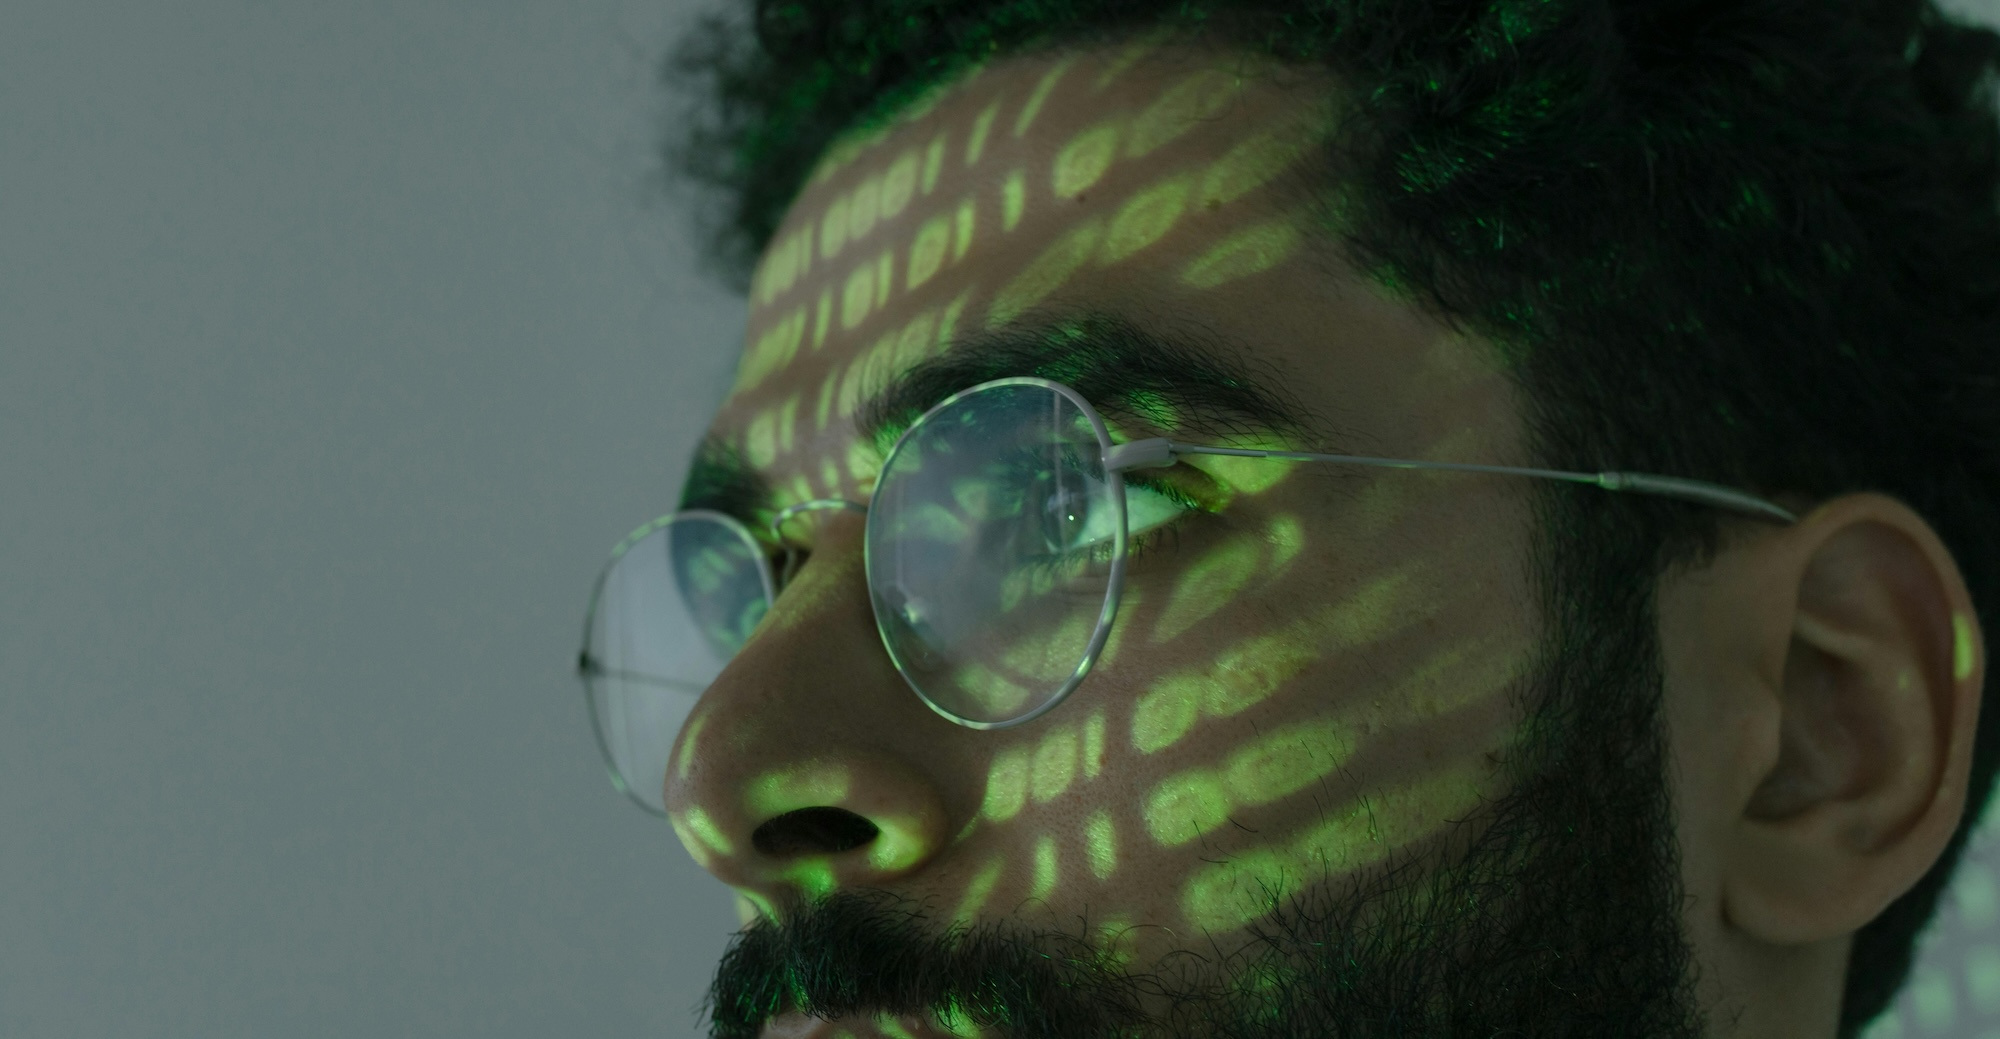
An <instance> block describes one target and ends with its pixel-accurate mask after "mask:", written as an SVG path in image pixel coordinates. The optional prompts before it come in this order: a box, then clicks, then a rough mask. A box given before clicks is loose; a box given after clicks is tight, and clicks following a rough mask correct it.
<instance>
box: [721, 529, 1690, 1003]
mask: <svg viewBox="0 0 2000 1039" xmlns="http://www.w3.org/2000/svg"><path fill="white" fill-rule="evenodd" d="M1572 565H1573V564H1572ZM1566 569H1567V568H1566ZM1569 572H1570V573H1571V574H1572V575H1574V574H1575V573H1576V571H1575V570H1570V571H1569ZM1597 572H1598V573H1603V572H1604V571H1602V570H1600V571H1597ZM1614 572H1615V571H1614ZM1630 572H1631V571H1629V570H1628V571H1625V573H1627V574H1629V573H1630ZM1586 585H1587V587H1583V588H1581V589H1579V590H1581V591H1582V592H1583V593H1584V594H1582V595H1555V596H1550V597H1549V598H1548V599H1547V600H1546V601H1547V603H1548V605H1549V606H1551V607H1553V611H1552V612H1551V613H1550V614H1548V616H1549V619H1550V625H1549V629H1548V634H1546V635H1545V636H1544V638H1543V644H1542V646H1541V647H1540V649H1541V652H1540V655H1539V657H1538V660H1537V663H1536V665H1535V667H1534V668H1533V670H1532V672H1531V675H1530V677H1529V678H1528V680H1527V681H1526V682H1525V683H1524V684H1523V685H1522V687H1521V689H1520V690H1518V691H1517V693H1516V696H1517V702H1518V704H1519V710H1520V714H1519V716H1520V717H1522V718H1523V719H1524V724H1522V725H1521V726H1520V728H1519V729H1518V730H1517V736H1516V738H1515V740H1514V743H1513V745H1512V747H1511V748H1510V751H1509V754H1508V755H1507V757H1506V758H1505V759H1504V760H1503V761H1502V762H1501V766H1500V767H1501V768H1502V769H1503V770H1504V771H1505V773H1506V774H1507V775H1508V777H1509V779H1510V783H1509V785H1508V787H1507V789H1508V793H1506V794H1505V795H1503V796H1502V797H1500V798H1498V799H1497V800H1494V801H1492V802H1490V803H1488V804H1486V805H1484V806H1482V807H1481V809H1480V810H1478V811H1477V812H1475V813H1474V814H1473V815H1471V816H1470V817H1468V818H1467V819H1466V820H1464V821H1461V822H1460V823H1458V824H1456V825H1455V826H1454V827H1453V828H1452V830H1451V831H1450V834H1449V838H1448V840H1447V841H1445V842H1440V843H1443V844H1449V845H1452V846H1450V847H1444V848H1440V847H1429V846H1427V848H1428V850H1425V849H1421V848H1420V849H1414V850H1409V851H1407V852H1405V853H1403V854H1399V855H1397V856H1392V857H1391V858H1390V859H1388V860H1385V862H1384V863H1383V864H1381V865H1380V866H1378V867H1376V868H1374V869H1372V870H1368V871H1364V872H1360V873H1357V874H1354V875H1351V876H1348V877H1345V878H1340V879H1339V881H1338V882H1337V881H1336V880H1335V879H1334V878H1326V879H1324V880H1322V882H1321V883H1319V884H1317V885H1314V886H1310V887H1308V888H1306V889H1305V890H1304V891H1302V892H1301V893H1299V894H1298V895H1296V896H1293V897H1292V898H1290V899H1288V900H1285V901H1284V902H1283V903H1282V904H1276V905H1274V906H1273V911H1272V912H1271V913H1269V914H1267V915H1266V916H1265V917H1263V918H1262V919H1261V920H1259V921H1258V922H1257V923H1255V924H1253V925H1251V926H1250V927H1249V928H1248V929H1247V932H1241V933H1239V935H1238V937H1239V938H1240V943H1239V944H1238V945H1237V947H1236V948H1235V949H1234V950H1233V951H1224V950H1223V949H1222V948H1221V946H1220V944H1219V939H1218V940H1217V941H1216V942H1212V943H1211V945H1210V947H1209V948H1207V949H1203V950H1196V949H1183V950H1179V951H1176V952H1174V953H1173V954H1171V955H1169V956H1166V957H1162V958H1161V959H1159V960H1158V961H1157V962H1155V963H1154V964H1152V965H1151V967H1150V969H1148V970H1145V971H1142V972H1132V971H1127V970H1126V969H1124V967H1123V966H1122V965H1120V964H1119V963H1118V962H1117V961H1116V960H1115V959H1114V958H1113V957H1112V956H1110V955H1109V954H1108V953H1107V952H1106V951H1105V949H1104V948H1103V946H1102V945H1100V944H1098V943H1094V942H1092V941H1091V940H1090V938H1089V935H1090V934H1091V933H1092V932H1091V930H1090V928H1089V921H1088V920H1085V921H1083V922H1082V923H1083V926H1082V927H1081V928H1080V929H1079V931H1077V932H1075V933H1067V932H1062V931H1049V930H1035V931H1027V930H1020V929H1015V928H1011V927H1009V926H1007V925H1005V924H1003V923H1000V922H985V923H981V924H979V925H977V926H974V927H971V928H944V927H940V926H938V925H937V924H936V923H935V921H934V920H932V919H931V918H930V917H928V916H927V915H926V914H925V911H924V910H923V908H922V907H921V906H918V905H915V904H913V903H910V902H908V901H907V900H904V899H902V898H900V897H898V896H896V895H894V894H893V893H890V892H884V891H870V890H855V891H841V892H836V893H834V894H832V895H831V896H829V897H827V898H825V899H823V900H819V901H815V902H811V903H807V904H802V905H800V906H798V907H797V910H796V912H792V913H787V914H785V918H784V919H783V921H782V922H778V923H773V922H770V921H768V920H759V921H757V922H756V923H754V924H752V925H751V926H749V927H746V928H745V929H744V930H742V931H741V932H739V933H738V934H737V936H736V938H735V940H734V941H733V942H732V944H731V946H730V948H729V950H728V952H727V953H726V954H725V955H724V957H723V959H722V962H721V964H720V966H719V968H718V970H717V973H716V977H715V980H714V982H713V984H712V985H711V987H710V990H709V995H708V999H707V1004H706V1005H707V1008H708V1009H709V1011H710V1014H711V1026H710V1033H709V1034H710V1036H711V1037H712V1039H754V1037H755V1036H757V1034H758V1032H759V1030H760V1029H761V1028H762V1026H763V1025H764V1023H765V1021H766V1020H767V1019H768V1018H769V1017H771V1016H773V1015H776V1014H780V1013H785V1012H799V1013H803V1014H807V1015H811V1016H815V1017H822V1018H829V1019H842V1018H848V1019H850V1020H870V1019H874V1018H875V1017H876V1015H908V1016H917V1017H919V1018H921V1019H927V1020H940V1019H941V1020H943V1021H945V1022H952V1021H959V1022H970V1023H973V1024H976V1025H977V1026H979V1027H980V1028H981V1029H982V1030H984V1032H985V1034H988V1035H992V1034H995V1033H997V1034H998V1035H1000V1036H1004V1037H1006V1039H1030V1037H1033V1039H1056V1037H1060V1039H1113V1037H1117V1039H1196V1037H1201V1039H1209V1037H1214V1039H1277V1037H1280V1036H1284V1037H1300V1039H1304V1037H1311V1039H1331V1037H1342V1039H1361V1037H1376V1036H1399V1037H1401V1036H1426V1037H1429V1036H1481V1037H1490V1036H1508V1035H1513V1036H1535V1037H1553V1036H1590V1037H1602V1036H1607V1035H1618V1036H1635V1037H1636V1036H1645V1037H1681V1036H1690V1037H1691V1036H1699V1035H1701V1034H1702V1033H1703V1025H1704V1022H1703V1018H1702V1014H1701V1011H1700V1009H1699V1006H1698V1001H1697V999H1696V998H1695V996H1694V989H1693V977H1692V973H1691V970H1690V965H1691V963H1692V953H1691V951H1690V950H1689V948H1688V947H1687V944H1686V941H1685V939H1684V937H1683V935H1682V928H1681V903H1682V889H1681V883H1680V866H1679V853H1678V849H1677V844H1676V841H1675V838H1674V828H1673V809H1672V803H1671V796H1670V793H1669V790H1668V787H1667V783H1666V769H1665V762H1666V748H1665V744H1666V740H1665V735H1664V729H1663V726H1662V723H1661V719H1660V707H1661V697H1662V691H1663V678H1662V671H1663V669H1662V666H1661V664H1660V651H1659V642H1658V638H1657V635H1656V632H1657V622H1656V619H1655V615H1654V613H1653V609H1652V606H1651V589H1650V587H1649V585H1650V582H1644V581H1632V580H1630V579H1629V578H1626V579H1624V580H1621V581H1616V582H1613V581H1607V580H1602V579H1599V580H1586ZM1635 586H1636V587H1635ZM1573 587H1574V586H1573Z"/></svg>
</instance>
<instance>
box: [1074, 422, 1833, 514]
mask: <svg viewBox="0 0 2000 1039" xmlns="http://www.w3.org/2000/svg"><path fill="white" fill-rule="evenodd" d="M1175 455H1235V456H1237V457H1239V458H1291V459H1296V460H1299V461H1303V462H1347V463H1349V464H1351V465H1377V466H1383V467H1385V468H1389V469H1445V470H1450V471H1452V472H1465V473H1500V474H1503V475H1508V476H1537V477H1541V478H1543V479H1548V480H1567V481H1569V482H1571V483H1587V484H1590V485H1591V486H1593V487H1602V488H1603V489H1605V490H1607V491H1626V492H1629V493H1632V494H1651V495H1657V496H1659V497H1663V498H1678V499H1681V500H1682V501H1692V502H1700V503H1701V504H1704V505H1714V506H1717V507H1719V508H1724V509H1729V510H1731V511H1734V512H1741V513H1745V514H1747V515H1751V516H1755V517H1757V518H1759V519H1767V520H1775V521H1777V522H1780V523H1796V522H1798V517H1797V516H1796V515H1794V514H1793V513H1792V512H1791V511H1790V510H1788V509H1785V508H1783V507H1781V506H1779V505H1776V504H1774V503H1772V502H1769V501H1765V500H1764V499H1762V498H1759V497H1757V496H1756V495H1753V494H1745V493H1744V492H1742V491H1738V490H1734V489H1732V488H1728V487H1724V486H1722V485H1721V484H1714V483H1708V482H1707V481H1704V480H1685V479H1682V478H1680V477H1678V476H1655V475H1653V474H1651V473H1573V472H1564V471H1562V470H1559V469H1521V468H1516V467H1514V466H1508V465H1472V464H1467V463H1459V462H1418V461H1413V460H1411V459H1407V458H1367V457H1363V456H1361V455H1320V454H1313V453H1311V452H1308V451H1256V450H1245V449H1242V448H1234V447H1203V446H1200V445H1198V444H1183V443H1179V442H1177V441H1173V440H1169V439H1167V438H1166V437H1151V438H1148V439H1145V440H1134V441H1131V442H1129V443H1124V444H1115V445H1113V446H1112V448H1111V450H1110V451H1108V452H1106V453H1105V456H1104V468H1105V470H1106V471H1107V472H1124V471H1126V470H1128V469H1159V468H1163V467H1165V466H1169V465H1172V464H1174V456H1175Z"/></svg>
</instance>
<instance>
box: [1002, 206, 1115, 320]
mask: <svg viewBox="0 0 2000 1039" xmlns="http://www.w3.org/2000/svg"><path fill="white" fill-rule="evenodd" d="M1103 234H1104V218H1103V217H1091V218H1090V219H1088V220H1085V221H1083V222H1082V223H1080V224H1078V225H1077V226H1075V227H1073V228H1071V229H1070V230H1069V232H1068V233H1066V234H1064V235H1063V236H1062V237H1061V238H1059V239H1057V240H1056V242H1055V244H1054V245H1051V246H1049V247H1048V248H1047V249H1045V250H1043V251H1042V253H1041V255H1039V256H1037V257H1036V258H1035V259H1034V260H1032V261H1030V262H1029V263H1028V265H1027V266H1026V267H1024V268H1023V269H1022V270H1021V273H1019V274H1016V275H1015V276H1014V278H1013V280H1012V281H1009V282H1008V283H1007V284H1006V285H1004V286H1002V287H1001V289H1000V290H999V291H998V292H996V293H994V295H993V302H992V303H991V304H990V305H989V306H988V307H987V308H986V325H987V327H988V328H999V327H1000V326H1002V325H1005V324H1007V323H1009V322H1011V321H1013V320H1014V319H1015V318H1017V317H1019V316H1020V314H1021V312H1022V311H1024V310H1026V309H1028V308H1029V307H1031V306H1034V305H1035V304H1037V303H1040V302H1041V301H1042V300H1043V299H1044V298H1046V297H1047V296H1048V294H1049V293H1051V292H1054V291H1055V290H1056V289H1058V288H1060V287H1062V285H1063V283H1064V282H1067V281H1068V280H1069V278H1070V275H1072V274H1074V273H1076V270H1077V268H1079V267H1082V266H1083V265H1084V263H1085V262H1086V261H1088V260H1089V259H1090V256H1091V253H1092V252H1093V251H1095V250H1096V248H1097V242H1098V239H1099V238H1100V237H1102V236H1103Z"/></svg>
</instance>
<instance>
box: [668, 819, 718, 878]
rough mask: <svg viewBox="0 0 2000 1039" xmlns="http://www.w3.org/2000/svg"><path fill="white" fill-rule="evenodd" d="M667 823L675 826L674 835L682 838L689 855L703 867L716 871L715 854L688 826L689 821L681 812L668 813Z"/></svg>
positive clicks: (682, 843)
mask: <svg viewBox="0 0 2000 1039" xmlns="http://www.w3.org/2000/svg"><path fill="white" fill-rule="evenodd" d="M667 825H669V826H672V827H673V828H674V836H676V837H678V838H680V841H681V847H683V848H686V849H687V853H688V857H689V858H691V859H693V860H694V861H695V864H696V865H698V866H700V867H701V868H702V869H705V870H708V871H710V872H714V870H715V856H714V855H713V854H712V853H711V852H710V851H709V848H708V845H707V844H706V843H705V842H703V841H702V840H701V839H700V838H698V837H696V836H695V834H694V831H693V830H691V829H689V828H688V824H687V821H686V820H685V819H683V818H681V814H680V813H679V812H669V813H667Z"/></svg>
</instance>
